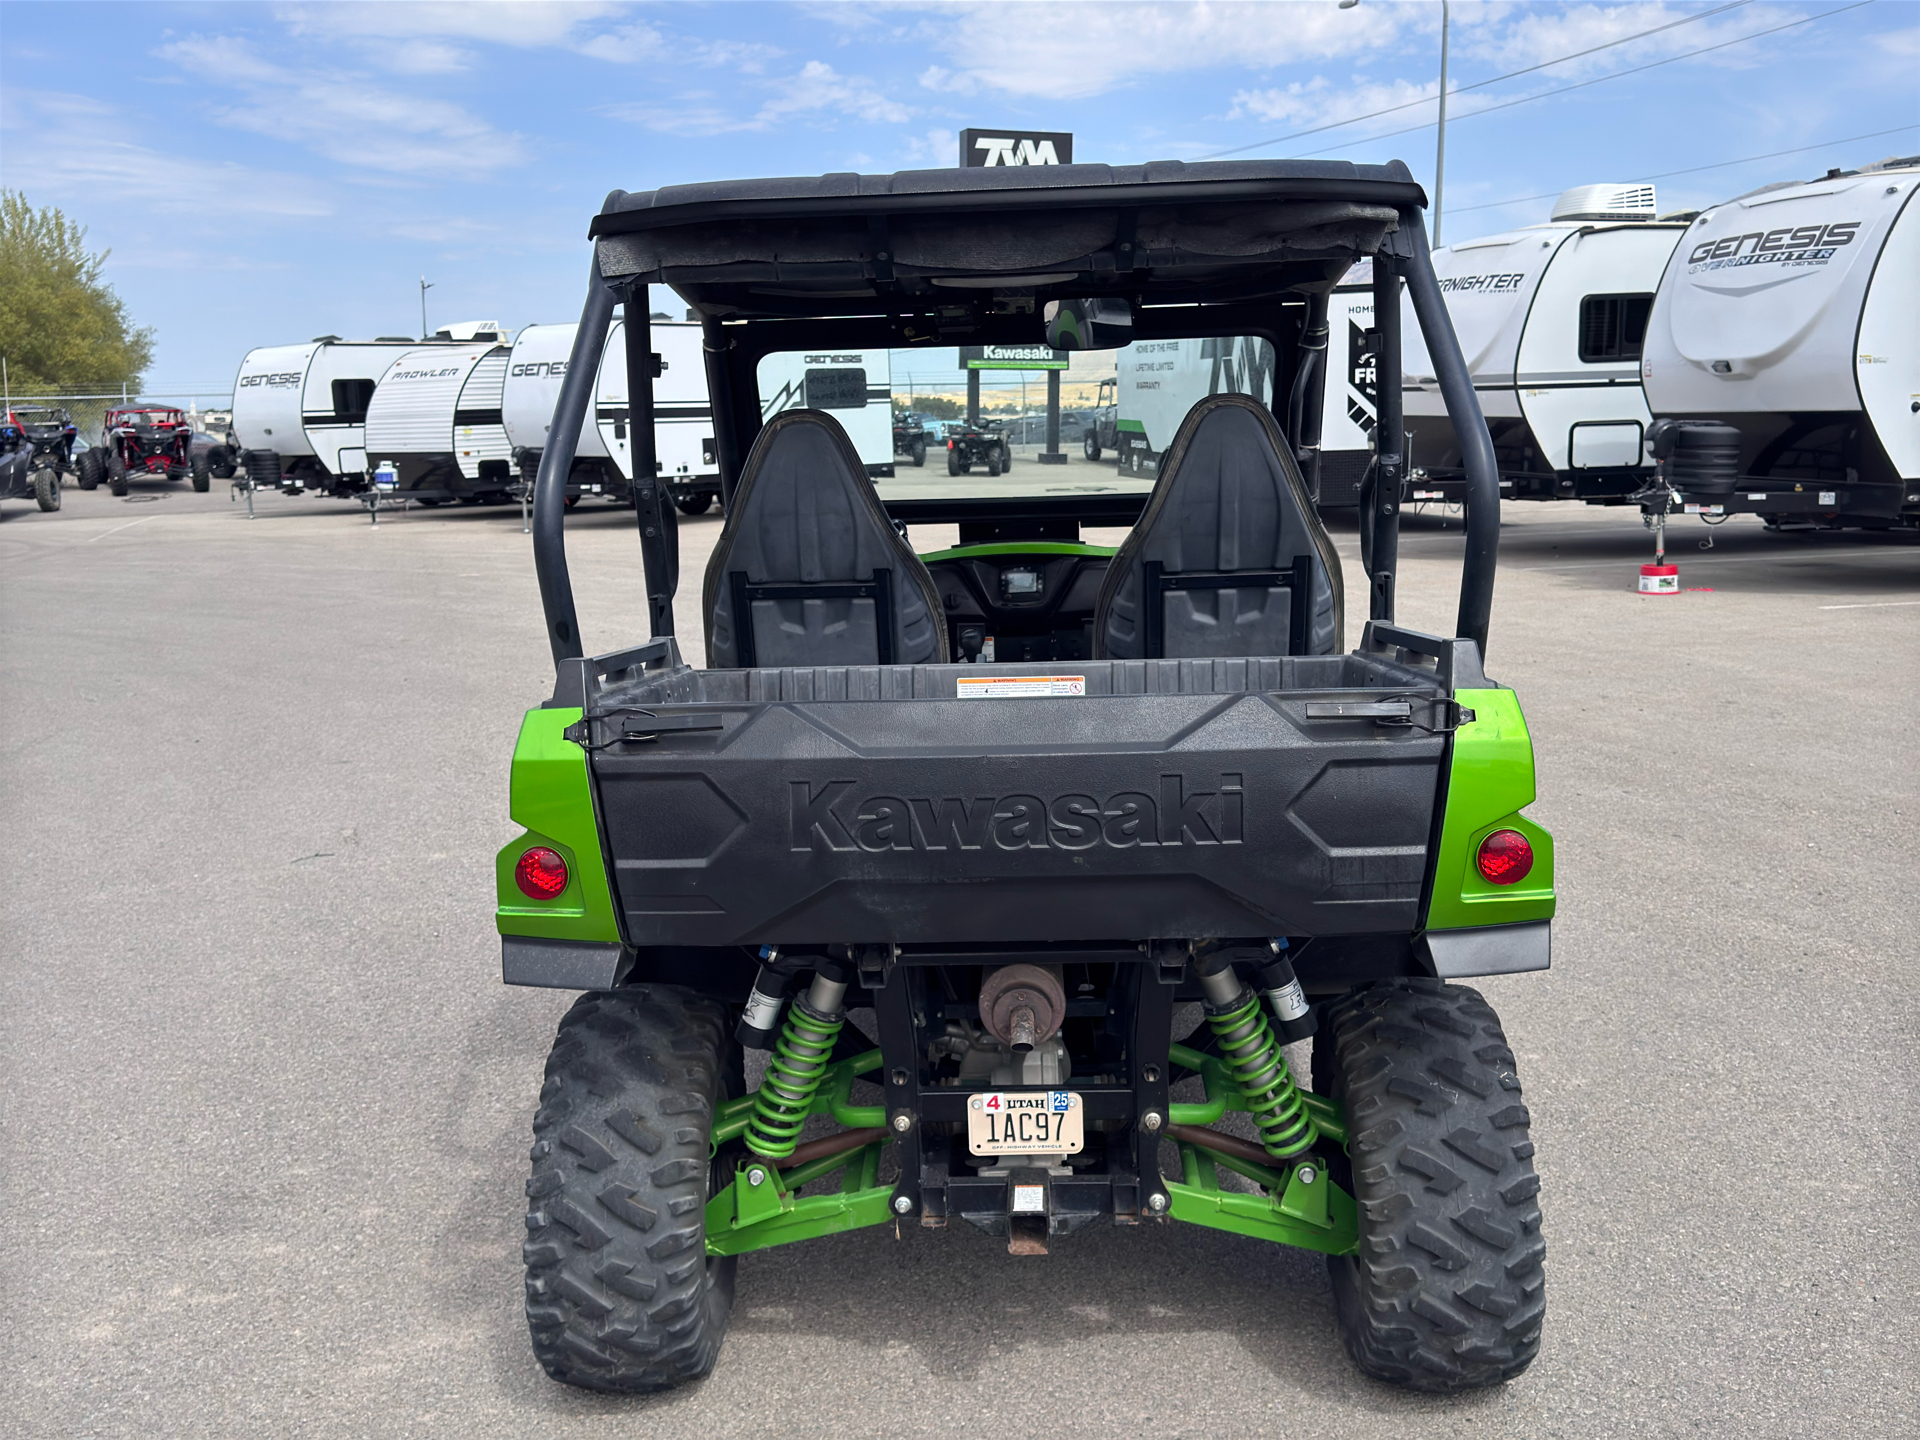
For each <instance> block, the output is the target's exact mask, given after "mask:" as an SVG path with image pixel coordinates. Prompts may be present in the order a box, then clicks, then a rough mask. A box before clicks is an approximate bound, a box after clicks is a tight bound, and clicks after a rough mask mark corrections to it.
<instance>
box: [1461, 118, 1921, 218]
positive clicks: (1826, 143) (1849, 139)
mask: <svg viewBox="0 0 1921 1441" xmlns="http://www.w3.org/2000/svg"><path fill="white" fill-rule="evenodd" d="M1912 129H1914V126H1912V125H1897V126H1895V127H1894V128H1893V129H1892V130H1871V131H1869V132H1868V133H1867V134H1866V135H1844V136H1842V137H1841V138H1840V139H1839V140H1823V141H1822V142H1820V144H1818V145H1797V146H1795V147H1794V148H1793V149H1792V150H1770V151H1769V152H1768V153H1767V154H1766V155H1743V156H1742V157H1741V158H1740V159H1739V160H1717V161H1715V162H1714V163H1713V164H1712V165H1690V166H1688V167H1687V168H1686V169H1683V170H1662V171H1657V172H1656V173H1655V174H1653V175H1645V176H1643V177H1642V179H1644V180H1667V179H1670V178H1672V177H1673V176H1676V175H1694V174H1697V173H1698V172H1700V171H1703V170H1722V169H1725V168H1726V167H1727V166H1730V165H1748V164H1751V163H1752V162H1754V161H1756V160H1775V159H1778V158H1779V157H1781V156H1783V155H1799V154H1801V153H1802V152H1804V151H1808V150H1826V149H1828V148H1829V147H1830V146H1834V145H1852V144H1853V143H1854V142H1855V141H1857V140H1878V139H1880V138H1881V137H1882V136H1883V135H1900V134H1903V133H1904V132H1906V131H1909V130H1912ZM1561 193H1562V192H1561V191H1558V190H1550V191H1548V192H1546V193H1545V194H1542V195H1515V196H1511V197H1510V198H1508V199H1506V200H1488V201H1484V202H1482V203H1481V204H1479V205H1456V206H1455V207H1453V209H1452V211H1451V212H1450V213H1451V214H1454V215H1464V214H1466V213H1467V212H1468V211H1470V210H1493V209H1495V208H1496V207H1497V206H1502V205H1521V204H1525V203H1526V202H1527V201H1530V200H1553V199H1556V198H1557V197H1558V196H1560V195H1561Z"/></svg>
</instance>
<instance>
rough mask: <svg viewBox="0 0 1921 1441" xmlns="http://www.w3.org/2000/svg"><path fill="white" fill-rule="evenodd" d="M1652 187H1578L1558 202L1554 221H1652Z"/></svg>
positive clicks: (1564, 194) (1567, 192)
mask: <svg viewBox="0 0 1921 1441" xmlns="http://www.w3.org/2000/svg"><path fill="white" fill-rule="evenodd" d="M1655 209H1656V207H1655V204H1654V187H1653V186H1652V185H1577V186H1575V187H1574V188H1573V189H1572V190H1564V191H1562V192H1561V198H1560V199H1559V200H1557V201H1555V202H1554V214H1553V215H1552V216H1551V217H1549V218H1550V219H1553V220H1652V219H1654V215H1655Z"/></svg>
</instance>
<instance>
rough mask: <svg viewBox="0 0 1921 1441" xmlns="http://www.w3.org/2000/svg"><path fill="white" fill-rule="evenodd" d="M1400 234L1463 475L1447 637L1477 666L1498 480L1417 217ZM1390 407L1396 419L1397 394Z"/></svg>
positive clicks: (1495, 535) (1489, 605)
mask: <svg viewBox="0 0 1921 1441" xmlns="http://www.w3.org/2000/svg"><path fill="white" fill-rule="evenodd" d="M1401 229H1402V231H1403V232H1406V233H1408V238H1409V239H1410V241H1411V242H1412V245H1411V249H1412V254H1411V255H1410V256H1409V257H1408V258H1407V261H1406V266H1407V294H1408V299H1409V300H1410V301H1412V302H1413V305H1414V315H1415V318H1416V319H1418V320H1419V321H1420V322H1421V334H1422V336H1423V337H1425V339H1426V340H1427V353H1428V355H1429V357H1430V358H1431V359H1432V360H1433V361H1434V378H1435V379H1436V380H1437V381H1439V382H1440V387H1441V399H1442V401H1443V402H1445V403H1446V405H1447V416H1448V419H1449V420H1450V421H1452V422H1453V425H1454V434H1455V437H1456V439H1457V440H1458V441H1459V442H1460V446H1461V466H1462V469H1463V470H1465V471H1466V472H1467V547H1466V551H1465V553H1464V554H1463V556H1462V558H1461V609H1460V614H1459V616H1458V617H1457V618H1456V620H1455V622H1454V632H1455V634H1456V635H1460V636H1465V637H1467V638H1468V639H1469V640H1472V641H1473V642H1474V643H1475V644H1476V645H1478V646H1479V647H1480V648H1481V655H1482V657H1483V659H1485V658H1486V656H1487V625H1488V616H1489V614H1490V613H1491V611H1492V610H1493V608H1494V560H1495V553H1496V552H1497V551H1498V550H1499V549H1500V544H1501V480H1500V475H1499V472H1498V471H1497V470H1496V468H1495V464H1494V441H1493V439H1492V438H1491V437H1490V436H1489V435H1488V433H1487V418H1486V417H1485V416H1483V415H1482V414H1481V402H1480V400H1479V398H1478V397H1476V395H1475V394H1474V381H1473V379H1472V377H1470V376H1469V375H1468V373H1467V362H1466V361H1465V360H1464V359H1462V357H1461V343H1460V341H1459V340H1457V339H1456V338H1455V335H1454V325H1453V322H1452V321H1450V320H1449V319H1448V314H1447V302H1446V301H1445V300H1444V299H1443V298H1442V296H1441V286H1440V282H1439V281H1437V280H1436V279H1435V278H1434V261H1433V260H1432V258H1431V257H1430V256H1429V255H1428V253H1427V232H1426V230H1425V229H1424V228H1423V227H1422V225H1421V219H1420V214H1419V212H1418V211H1412V210H1403V211H1402V212H1401ZM1378 293H1379V292H1378V291H1377V292H1376V294H1377V295H1378ZM1376 304H1377V305H1378V304H1379V301H1378V300H1377V301H1376ZM1377 318H1378V317H1377ZM1398 373H1399V372H1398V370H1396V371H1389V372H1387V374H1388V375H1398ZM1388 389H1389V387H1388V386H1387V385H1386V383H1385V379H1383V383H1382V385H1381V399H1382V401H1383V404H1382V406H1381V412H1380V413H1381V416H1382V419H1383V421H1385V419H1386V415H1387V406H1386V404H1385V401H1386V399H1387V393H1388ZM1394 408H1395V411H1396V413H1397V415H1398V413H1399V411H1400V392H1399V389H1398V387H1397V388H1395V403H1394ZM1377 543H1378V537H1377Z"/></svg>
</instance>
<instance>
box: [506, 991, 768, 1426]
mask: <svg viewBox="0 0 1921 1441" xmlns="http://www.w3.org/2000/svg"><path fill="white" fill-rule="evenodd" d="M740 1086H741V1082H740V1050H739V1047H738V1046H736V1045H734V1044H733V1042H732V1040H731V1039H730V1037H729V1036H728V1034H727V1027H726V1018H725V1016H724V1015H723V1013H722V1010H721V1008H720V1007H719V1006H718V1005H716V1004H714V1003H713V1002H712V1001H708V1000H705V999H703V998H702V997H700V996H697V995H695V994H693V993H692V992H690V991H683V990H681V989H679V988H678V987H674V986H636V987H632V988H627V989H622V990H618V991H596V992H589V993H588V994H587V995H584V996H582V997H581V998H580V999H579V1000H578V1001H576V1002H575V1003H574V1006H573V1009H571V1010H570V1011H568V1012H567V1014H566V1015H565V1016H564V1017H562V1019H561V1022H560V1029H559V1033H558V1034H557V1035H556V1036H555V1037H554V1048H553V1051H552V1052H551V1053H550V1054H549V1055H548V1057H547V1079H546V1084H545V1085H544V1086H543V1087H542V1088H541V1092H540V1110H539V1111H538V1112H537V1113H536V1114H535V1116H534V1137H535V1140H534V1148H533V1151H532V1157H533V1175H532V1177H531V1179H529V1180H528V1182H527V1194H528V1196H529V1197H530V1198H531V1199H530V1201H529V1212H528V1215H527V1233H528V1234H527V1243H526V1245H525V1247H524V1248H523V1252H522V1254H523V1256H524V1258H525V1260H526V1263H527V1326H528V1329H529V1331H530V1333H531V1335H532V1338H533V1348H534V1356H535V1358H536V1359H537V1360H538V1361H539V1362H540V1364H541V1365H542V1366H543V1367H544V1368H545V1369H546V1371H547V1374H548V1375H549V1376H551V1377H553V1378H554V1379H555V1380H556V1381H561V1382H565V1383H566V1384H567V1385H569V1386H582V1387H585V1388H587V1389H588V1390H592V1391H661V1390H665V1389H667V1388H668V1387H671V1386H679V1385H682V1384H684V1383H685V1382H688V1381H694V1380H698V1379H699V1378H700V1377H702V1376H705V1375H706V1374H707V1373H708V1372H709V1371H711V1370H712V1369H713V1367H714V1362H715V1359H716V1358H717V1357H718V1356H719V1354H720V1345H721V1341H722V1339H723V1338H724V1337H725V1336H726V1334H727V1320H728V1316H729V1314H730V1313H731V1312H732V1310H733V1304H734V1267H735V1262H734V1259H733V1258H732V1257H727V1258H709V1257H708V1255H707V1249H706V1248H707V1234H706V1215H705V1209H704V1208H705V1207H706V1204H707V1201H708V1199H709V1197H710V1195H711V1194H712V1192H713V1189H714V1186H715V1185H716V1184H717V1182H716V1181H715V1179H714V1175H715V1173H716V1172H718V1171H719V1170H720V1169H721V1167H722V1166H723V1165H724V1166H726V1167H727V1168H729V1169H730V1170H731V1166H732V1158H731V1156H730V1155H729V1152H728V1150H727V1149H726V1148H723V1151H722V1154H721V1156H720V1157H719V1158H716V1159H715V1160H713V1161H712V1162H710V1160H709V1156H708V1136H709V1134H710V1132H711V1131H712V1128H713V1119H714V1105H715V1102H716V1101H717V1100H718V1099H720V1097H722V1096H723V1095H725V1094H730V1093H733V1094H737V1093H738V1092H739V1090H740Z"/></svg>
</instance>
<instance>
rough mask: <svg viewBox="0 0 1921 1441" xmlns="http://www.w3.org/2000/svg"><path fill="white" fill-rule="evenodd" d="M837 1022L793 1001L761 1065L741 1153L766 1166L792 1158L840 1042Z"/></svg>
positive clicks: (798, 1000)
mask: <svg viewBox="0 0 1921 1441" xmlns="http://www.w3.org/2000/svg"><path fill="white" fill-rule="evenodd" d="M840 1023H841V1018H840V1017H839V1016H834V1017H832V1018H831V1019H827V1018H823V1017H821V1016H818V1015H816V1014H815V1013H814V1012H813V1011H812V1010H811V1009H809V1008H808V1006H807V1004H806V1002H805V1001H804V1000H802V999H801V998H799V997H796V998H795V1000H794V1001H793V1002H792V1004H790V1005H789V1006H788V1007H787V1019H786V1020H785V1021H784V1022H783V1023H782V1025H781V1031H780V1040H779V1041H778V1042H776V1043H775V1046H774V1053H773V1055H772V1056H770V1057H769V1058H768V1061H767V1074H766V1076H765V1077H764V1078H763V1079H762V1080H761V1083H760V1091H759V1092H758V1096H757V1099H756V1100H755V1101H754V1115H753V1119H752V1120H750V1121H748V1123H747V1149H748V1150H750V1151H752V1152H753V1153H754V1154H755V1155H757V1156H765V1157H766V1158H767V1159H768V1160H770V1161H779V1160H782V1159H784V1158H785V1157H788V1156H791V1155H793V1154H794V1144H795V1142H796V1140H797V1139H798V1138H799V1136H800V1131H801V1127H803V1126H805V1125H806V1124H807V1117H808V1113H809V1112H811V1111H812V1110H813V1108H814V1095H815V1093H816V1092H817V1091H819V1090H820V1083H821V1080H822V1078H823V1077H825V1076H826V1074H827V1058H828V1057H829V1056H831V1055H832V1054H833V1051H834V1042H835V1041H837V1040H839V1039H840Z"/></svg>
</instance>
